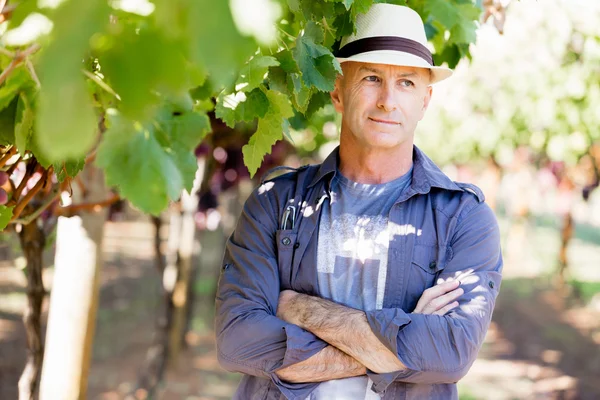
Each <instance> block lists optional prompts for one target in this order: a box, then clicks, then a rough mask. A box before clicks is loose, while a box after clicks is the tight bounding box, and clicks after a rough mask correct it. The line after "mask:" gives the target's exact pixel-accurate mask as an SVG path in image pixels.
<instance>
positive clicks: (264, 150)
mask: <svg viewBox="0 0 600 400" xmlns="http://www.w3.org/2000/svg"><path fill="white" fill-rule="evenodd" d="M267 98H268V100H269V111H268V112H267V113H266V114H265V116H264V117H263V118H260V119H259V120H258V128H257V129H256V132H255V133H254V134H253V135H252V137H251V138H250V141H249V142H248V144H247V145H245V146H244V147H242V153H243V154H244V164H246V167H248V171H250V175H251V176H254V174H255V173H256V171H257V170H258V168H259V167H260V164H261V163H262V160H263V157H264V156H265V154H268V153H269V152H270V151H271V147H272V146H273V145H274V144H275V142H277V141H278V140H281V139H282V138H283V130H284V127H283V123H284V119H285V118H289V117H291V116H292V115H294V110H293V109H292V106H291V105H290V103H289V101H288V99H287V97H286V96H285V95H284V94H283V93H279V92H274V91H272V90H269V91H268V92H267Z"/></svg>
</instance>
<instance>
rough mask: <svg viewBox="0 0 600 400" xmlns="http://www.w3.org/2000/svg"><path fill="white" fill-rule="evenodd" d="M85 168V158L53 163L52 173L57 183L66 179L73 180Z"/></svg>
mask: <svg viewBox="0 0 600 400" xmlns="http://www.w3.org/2000/svg"><path fill="white" fill-rule="evenodd" d="M83 167H85V158H82V159H79V160H68V161H61V162H57V163H54V173H55V174H56V178H57V179H58V181H59V182H61V183H62V182H64V180H65V179H67V178H74V177H76V176H77V174H78V173H80V172H81V171H83Z"/></svg>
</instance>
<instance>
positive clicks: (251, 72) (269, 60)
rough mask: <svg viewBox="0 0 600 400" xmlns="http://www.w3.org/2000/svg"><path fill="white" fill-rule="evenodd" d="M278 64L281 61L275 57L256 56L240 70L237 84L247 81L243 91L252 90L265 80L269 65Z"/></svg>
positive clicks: (274, 65)
mask: <svg viewBox="0 0 600 400" xmlns="http://www.w3.org/2000/svg"><path fill="white" fill-rule="evenodd" d="M278 65H279V61H277V59H276V58H275V57H270V56H255V57H254V58H252V60H250V61H249V62H248V64H246V65H245V66H244V68H242V70H241V71H240V77H239V78H238V80H237V82H236V86H237V85H242V84H244V83H245V84H246V85H245V86H244V87H243V88H242V89H241V90H242V91H243V92H250V91H252V90H254V89H256V88H257V87H258V86H259V85H260V84H261V83H262V82H263V80H264V79H265V74H266V73H267V71H268V70H269V67H276V66H278Z"/></svg>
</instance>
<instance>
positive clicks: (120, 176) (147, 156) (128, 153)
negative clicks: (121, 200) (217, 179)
mask: <svg viewBox="0 0 600 400" xmlns="http://www.w3.org/2000/svg"><path fill="white" fill-rule="evenodd" d="M161 118H164V116H162V117H161ZM108 125H109V127H108V129H107V130H106V132H104V135H103V137H102V142H101V143H100V147H99V149H98V155H97V158H96V163H97V164H98V165H99V166H100V167H101V168H103V169H104V172H105V175H106V183H107V185H108V186H118V188H119V191H120V193H121V194H122V195H123V196H124V197H125V198H127V199H128V200H129V201H131V202H132V204H133V205H135V206H136V207H138V208H140V209H141V210H142V211H144V212H148V213H151V214H154V215H157V214H158V213H160V212H161V211H162V210H163V209H164V208H165V207H166V206H167V204H168V202H169V199H176V198H178V197H179V195H180V193H181V190H182V189H184V187H190V186H189V183H187V184H186V182H184V180H188V181H189V180H190V179H191V180H193V176H192V173H191V169H192V168H191V166H190V157H189V156H187V155H186V153H190V154H191V151H187V152H185V151H183V150H182V149H181V148H180V147H179V146H177V145H176V144H174V143H171V140H172V137H170V133H169V132H165V131H164V130H161V129H160V127H164V126H165V121H164V120H163V121H162V123H158V124H157V123H156V122H153V121H148V122H146V123H144V124H141V123H139V122H134V121H131V120H128V119H126V118H125V117H123V116H122V115H120V114H119V113H118V112H117V111H116V110H109V111H108ZM182 158H183V159H182ZM194 172H195V170H194Z"/></svg>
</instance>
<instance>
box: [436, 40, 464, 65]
mask: <svg viewBox="0 0 600 400" xmlns="http://www.w3.org/2000/svg"><path fill="white" fill-rule="evenodd" d="M433 60H434V61H435V65H442V64H444V63H448V67H449V68H454V67H456V64H458V62H459V61H460V51H459V49H458V46H457V45H455V44H449V45H447V46H446V47H445V48H444V51H443V52H442V53H441V54H434V55H433Z"/></svg>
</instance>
